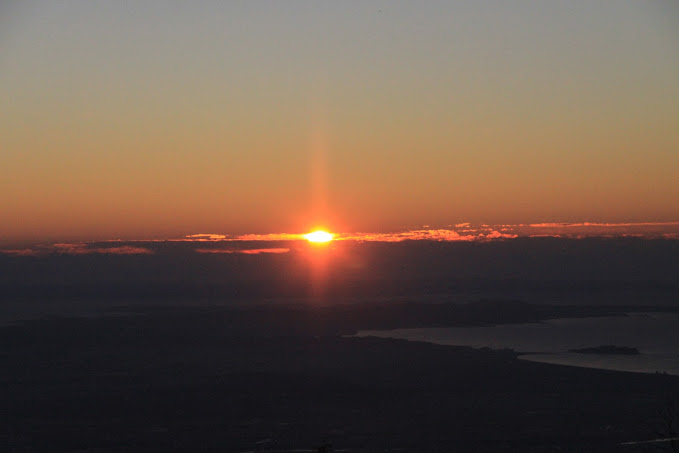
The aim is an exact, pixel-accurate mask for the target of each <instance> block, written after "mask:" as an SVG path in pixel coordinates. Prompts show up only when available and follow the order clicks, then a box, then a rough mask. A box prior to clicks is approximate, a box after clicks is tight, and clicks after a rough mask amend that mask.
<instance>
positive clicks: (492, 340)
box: [358, 313, 679, 375]
mask: <svg viewBox="0 0 679 453" xmlns="http://www.w3.org/2000/svg"><path fill="white" fill-rule="evenodd" d="M358 335H359V336H377V337H387V338H400V339H405V340H412V341H426V342H430V343H435V344H444V345H461V346H472V347H475V348H482V347H489V348H493V349H503V348H510V349H514V350H515V351H517V352H521V353H524V354H522V355H521V359H524V360H532V361H536V362H545V363H554V364H561V365H573V366H582V367H589V368H601V369H610V370H619V371H633V372H642V373H654V372H656V371H659V372H666V373H668V374H674V375H679V314H676V313H631V314H629V315H627V316H609V317H595V318H575V319H554V320H549V321H545V322H541V323H526V324H507V325H499V326H488V327H442V328H421V329H395V330H365V331H360V332H359V333H358ZM601 345H616V346H628V347H635V348H637V349H638V350H639V352H640V354H639V355H630V356H626V355H612V354H579V353H572V352H568V350H570V349H580V348H586V347H594V346H601Z"/></svg>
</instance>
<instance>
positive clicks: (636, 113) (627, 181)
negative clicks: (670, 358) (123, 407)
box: [0, 0, 679, 240]
mask: <svg viewBox="0 0 679 453" xmlns="http://www.w3.org/2000/svg"><path fill="white" fill-rule="evenodd" d="M285 3H286V2H263V3H261V4H258V5H257V6H256V7H255V6H253V5H249V4H248V3H247V2H243V3H232V2H224V3H220V2H207V1H205V2H196V3H195V4H192V6H191V7H190V8H189V7H188V6H186V5H182V4H181V3H172V2H170V3H167V2H153V1H150V2H144V3H143V4H141V5H136V4H135V5H127V6H122V5H116V4H94V5H93V4H91V3H89V2H85V1H73V2H46V1H45V2H31V3H30V4H26V2H19V1H10V2H6V3H3V5H2V6H0V30H1V31H0V105H2V108H0V155H1V161H0V162H1V164H0V240H21V239H26V240H40V239H45V240H89V239H110V238H121V239H148V238H171V237H181V236H184V235H187V234H192V233H199V232H204V231H208V232H214V233H221V234H246V233H258V234H259V233H278V232H305V231H308V230H309V229H311V228H313V227H315V226H325V227H328V228H330V229H332V230H333V231H340V232H347V233H348V232H354V231H372V232H391V231H402V230H417V229H421V228H423V225H431V228H446V226H447V225H451V224H457V223H461V222H468V221H469V222H475V223H479V224H480V223H488V224H505V223H511V224H519V223H522V224H528V223H540V222H585V221H588V222H605V223H611V222H613V223H615V222H643V221H649V222H667V221H676V220H679V177H677V175H679V84H678V83H677V80H679V32H677V28H676V23H677V21H679V7H678V6H676V3H673V2H665V3H663V2H657V3H655V2H654V3H648V2H636V1H632V0H629V1H626V0H623V1H615V2H589V1H584V0H578V1H571V2H556V1H548V2H541V3H540V4H539V5H536V4H535V3H534V2H523V1H518V2H515V3H514V2H512V5H511V6H510V5H504V4H499V3H498V4H496V3H493V4H492V6H490V5H491V4H486V3H483V2H469V3H470V4H468V5H448V4H446V2H427V3H426V4H424V5H417V4H415V2H401V1H394V2H389V3H388V4H383V3H381V4H379V3H375V2H370V1H367V2H355V3H351V2H336V3H338V4H334V3H335V2H327V3H322V2H298V3H295V5H294V6H293V5H285ZM340 3H341V4H340Z"/></svg>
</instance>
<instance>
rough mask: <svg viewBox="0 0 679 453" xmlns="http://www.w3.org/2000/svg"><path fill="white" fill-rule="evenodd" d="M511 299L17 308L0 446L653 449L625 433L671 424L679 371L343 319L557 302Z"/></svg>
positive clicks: (5, 364) (517, 316) (3, 363)
mask: <svg viewBox="0 0 679 453" xmlns="http://www.w3.org/2000/svg"><path fill="white" fill-rule="evenodd" d="M409 307H410V308H409ZM507 307H513V308H506V309H505V312H504V314H503V315H502V317H498V314H497V313H498V310H499V309H498V305H497V304H496V303H483V304H474V305H470V306H466V307H463V308H452V309H448V311H446V309H445V308H442V307H441V306H440V305H438V306H436V305H431V306H428V305H427V306H422V305H421V306H419V309H418V310H417V311H416V312H417V313H419V316H420V317H421V319H412V318H409V317H408V316H409V315H408V313H409V311H408V310H412V306H409V305H408V304H393V305H392V306H389V305H376V306H374V307H372V308H369V307H366V306H365V305H363V306H357V305H355V306H342V307H334V308H331V307H316V308H309V307H308V306H307V307H305V306H299V305H298V306H289V307H282V306H277V307H266V306H258V307H256V308H251V309H245V308H205V307H203V308H185V309H178V308H174V309H148V308H146V309H143V310H138V311H137V312H135V313H128V314H126V315H111V316H105V317H96V318H54V319H44V320H36V321H27V322H24V323H17V324H14V325H7V326H4V327H1V328H0V345H1V346H0V347H1V350H0V369H1V370H2V374H1V379H2V383H1V385H0V401H1V404H2V407H3V411H2V420H1V426H2V427H1V430H0V445H4V446H6V450H7V451H102V452H108V451H111V452H118V451H120V452H122V451H125V452H152V451H153V452H156V451H224V452H238V451H267V450H279V451H280V450H287V449H290V450H293V449H302V450H303V449H315V448H317V447H319V446H320V445H322V444H323V443H324V442H328V443H330V444H332V445H333V447H334V448H335V449H338V450H344V451H352V452H368V451H376V452H377V451H379V452H383V451H412V452H429V451H431V452H434V451H439V452H451V451H465V452H466V451H480V452H483V451H488V452H498V451H517V452H531V451H540V452H542V451H550V452H551V451H592V452H595V451H596V452H602V451H646V450H644V449H643V448H645V447H646V444H641V445H621V444H622V443H623V442H631V441H643V440H649V439H654V438H657V437H662V435H664V434H666V433H667V431H666V428H665V427H664V425H663V418H662V417H661V416H660V413H661V412H662V411H663V410H667V409H668V408H669V407H670V406H669V405H668V404H667V401H668V400H667V398H668V396H672V395H674V396H677V395H679V379H676V378H673V377H670V376H666V375H643V374H631V373H619V372H610V371H598V370H590V369H584V368H573V367H564V366H554V365H547V364H539V363H531V362H525V361H520V360H517V358H516V355H515V354H514V353H513V352H512V351H491V350H474V349H470V348H464V347H450V346H436V345H431V344H426V343H412V342H406V341H400V340H388V339H377V338H353V337H346V336H342V335H343V334H346V333H350V332H351V331H352V330H355V329H357V328H370V327H372V328H377V327H407V326H412V325H423V324H436V323H435V322H434V321H433V320H434V319H439V324H446V323H451V322H452V320H451V319H447V321H446V319H445V316H448V317H449V318H450V317H451V316H453V315H452V313H454V312H455V310H458V311H457V313H458V316H459V319H458V320H459V322H460V323H465V322H466V323H469V324H476V323H479V322H480V320H483V319H488V318H493V317H495V320H494V321H495V322H505V321H506V322H512V321H517V320H530V319H534V317H536V316H537V317H538V318H546V317H549V316H550V313H547V312H544V311H541V310H544V308H539V309H538V308H536V307H533V306H530V305H524V304H509V305H507ZM465 310H466V311H465ZM536 310H537V312H536ZM551 310H554V311H555V314H558V315H559V316H563V315H567V314H568V312H569V310H576V311H577V310H581V309H573V308H567V307H566V308H563V307H552V308H551ZM500 312H501V311H500ZM445 313H448V315H445ZM464 313H467V314H466V315H465V314H464ZM536 313H537V314H536ZM377 314H379V316H378V315H377ZM570 314H571V315H574V316H576V315H578V313H576V312H574V313H570ZM602 314H605V313H602ZM411 315H412V313H411ZM371 316H372V318H371ZM465 316H466V318H465ZM428 317H429V318H428ZM371 319H372V321H371ZM378 320H379V321H380V322H378ZM389 320H391V321H389ZM399 320H400V321H399ZM670 412H671V411H670ZM670 415H676V414H670ZM659 445H661V446H663V445H664V444H659ZM3 450H5V448H4V447H3ZM314 451H315V450H314ZM653 451H655V450H653Z"/></svg>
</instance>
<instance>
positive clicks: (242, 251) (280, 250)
mask: <svg viewBox="0 0 679 453" xmlns="http://www.w3.org/2000/svg"><path fill="white" fill-rule="evenodd" d="M289 251H290V249H288V248H284V247H275V248H266V249H205V248H200V249H196V252H198V253H213V254H224V253H227V254H233V253H239V254H243V255H260V254H262V253H273V254H277V253H288V252H289Z"/></svg>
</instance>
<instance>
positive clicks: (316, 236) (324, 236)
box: [304, 230, 334, 242]
mask: <svg viewBox="0 0 679 453" xmlns="http://www.w3.org/2000/svg"><path fill="white" fill-rule="evenodd" d="M333 237H334V235H332V234H330V233H328V232H327V231H321V230H318V231H314V232H313V233H309V234H305V235H304V239H306V240H307V241H309V242H330V241H332V238H333Z"/></svg>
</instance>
